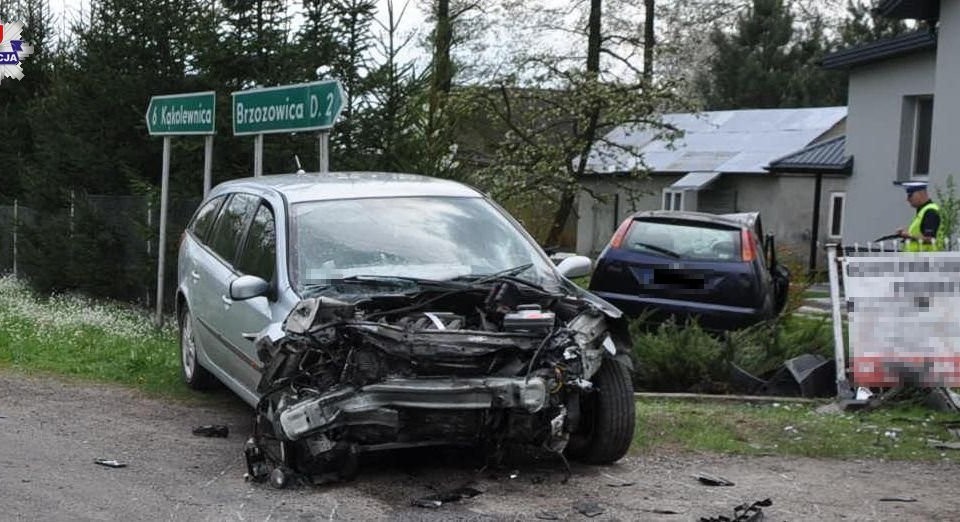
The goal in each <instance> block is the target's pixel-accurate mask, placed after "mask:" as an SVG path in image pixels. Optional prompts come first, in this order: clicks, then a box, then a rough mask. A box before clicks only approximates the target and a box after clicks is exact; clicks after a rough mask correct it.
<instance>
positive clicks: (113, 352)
mask: <svg viewBox="0 0 960 522" xmlns="http://www.w3.org/2000/svg"><path fill="white" fill-rule="evenodd" d="M0 366H5V367H10V368H14V369H17V370H21V371H26V372H31V373H56V374H59V375H66V376H71V377H76V378H80V379H87V380H94V381H99V382H107V383H116V384H122V385H126V386H131V387H134V388H137V389H140V390H143V391H146V392H149V393H152V394H155V395H161V396H174V397H179V398H186V397H189V396H190V392H189V390H187V388H186V386H184V385H183V384H182V382H181V380H180V373H179V372H180V367H179V347H178V344H177V332H176V329H175V328H174V327H173V326H172V325H167V326H166V327H165V328H163V329H161V330H157V329H155V328H154V327H153V326H152V324H151V322H150V319H149V318H148V317H147V315H146V314H145V313H143V312H141V311H139V310H136V309H133V308H131V307H127V306H123V305H120V304H105V303H103V302H99V301H92V300H90V299H87V298H83V297H77V296H69V295H62V296H53V297H49V298H38V297H37V296H35V295H34V294H33V293H32V292H30V291H29V290H28V289H27V288H26V286H25V285H23V284H22V283H20V282H18V281H16V280H14V279H13V278H11V277H3V278H0Z"/></svg>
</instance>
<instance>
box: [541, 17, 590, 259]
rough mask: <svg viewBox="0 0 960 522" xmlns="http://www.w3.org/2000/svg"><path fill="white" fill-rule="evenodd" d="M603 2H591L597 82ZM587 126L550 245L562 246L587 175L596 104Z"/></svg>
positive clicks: (556, 216) (561, 203)
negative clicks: (584, 175) (584, 174)
mask: <svg viewBox="0 0 960 522" xmlns="http://www.w3.org/2000/svg"><path fill="white" fill-rule="evenodd" d="M601 6H602V1H601V0H590V16H589V18H588V21H587V75H588V76H589V77H590V79H591V80H593V81H599V79H600V43H601V31H600V30H601V25H600V14H601ZM588 111H589V112H588V113H587V115H586V116H587V126H586V128H585V129H584V131H583V134H582V135H581V139H582V141H583V143H584V147H583V149H582V150H581V151H580V158H579V160H578V165H577V168H576V171H575V174H574V177H575V178H576V179H577V183H572V184H567V185H566V186H565V187H564V189H563V192H561V193H560V201H559V206H558V207H557V210H556V212H554V214H553V222H552V223H551V224H550V233H549V234H548V235H547V244H548V245H558V244H560V238H561V237H562V236H563V229H564V228H565V227H566V225H567V221H568V220H569V219H570V214H571V213H572V212H573V207H574V203H575V202H576V197H577V189H578V188H579V186H580V184H579V180H580V177H581V176H583V173H584V171H585V170H586V168H587V154H588V153H589V152H590V149H591V148H592V147H593V143H594V141H595V139H596V134H597V122H598V121H599V120H600V107H599V106H597V105H596V104H594V106H593V107H590V108H589V109H588Z"/></svg>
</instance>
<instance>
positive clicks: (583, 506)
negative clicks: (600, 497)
mask: <svg viewBox="0 0 960 522" xmlns="http://www.w3.org/2000/svg"><path fill="white" fill-rule="evenodd" d="M573 509H576V510H577V512H579V513H580V514H581V515H583V516H585V517H588V518H593V517H595V516H597V515H602V514H604V513H606V510H605V509H603V508H602V507H600V504H597V503H596V502H593V501H592V500H581V501H580V502H577V503H576V504H574V505H573Z"/></svg>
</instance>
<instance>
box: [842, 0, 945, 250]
mask: <svg viewBox="0 0 960 522" xmlns="http://www.w3.org/2000/svg"><path fill="white" fill-rule="evenodd" d="M953 4H956V2H954V3H953ZM949 5H951V2H944V3H942V4H941V7H942V8H946V7H947V6H949ZM957 29H958V30H960V25H958V26H957ZM944 33H947V34H949V31H941V33H940V34H941V38H943V37H944V36H946V35H945V34H944ZM954 38H960V35H954ZM942 48H943V47H941V49H942ZM957 48H958V49H960V46H958V47H957ZM942 54H945V55H946V56H945V57H944V59H945V60H947V59H949V58H950V57H951V56H953V59H954V60H956V57H955V55H952V54H950V53H942ZM936 66H937V58H936V55H935V53H932V52H927V53H919V54H914V55H909V56H904V57H900V58H894V59H891V60H887V61H883V62H878V63H873V64H869V65H864V66H862V67H856V68H854V69H852V70H851V71H850V89H849V95H848V112H847V154H848V155H850V156H853V158H854V164H853V175H852V176H850V179H849V181H848V186H847V200H846V208H845V210H844V213H845V215H844V222H843V241H844V243H853V242H863V241H871V240H873V239H876V238H877V237H880V236H883V235H886V234H891V233H893V231H895V230H896V229H897V228H900V227H905V226H906V225H907V224H908V223H909V221H910V219H911V217H912V215H913V213H914V211H913V209H911V208H910V206H909V205H908V204H907V202H906V198H905V196H904V193H903V191H902V190H898V189H896V187H894V186H893V182H894V181H896V180H897V172H898V169H900V168H901V163H900V162H901V156H902V154H901V151H902V150H906V151H908V152H909V151H910V150H911V148H910V146H909V144H908V143H904V141H905V138H904V132H903V130H904V128H905V127H907V128H908V127H909V125H910V122H911V121H912V120H910V118H911V115H910V114H909V113H908V111H907V110H906V109H905V106H904V97H905V96H918V95H925V94H934V71H935V67H936ZM951 67H953V68H955V69H957V70H958V71H960V64H952V65H951ZM954 80H956V77H955V78H954ZM938 85H939V83H938ZM953 85H954V89H956V88H957V87H958V84H957V83H956V82H955V81H954V83H953ZM943 88H944V89H947V87H946V86H944V87H943ZM953 96H954V97H956V96H957V94H954V95H953ZM943 98H948V96H946V95H944V96H943ZM957 102H960V100H957ZM933 106H934V119H933V131H934V138H933V145H932V148H933V151H934V153H938V154H939V156H935V157H936V160H935V161H937V162H939V161H945V159H944V158H945V156H946V153H945V152H944V151H942V147H945V146H946V147H952V148H953V151H952V152H953V155H954V157H956V154H958V151H957V150H956V149H958V147H957V145H956V144H951V143H947V144H946V145H943V144H940V143H938V142H939V141H942V140H938V139H937V137H938V136H940V137H941V138H943V137H950V136H956V134H955V133H954V134H943V133H942V132H938V129H941V128H942V127H944V126H946V125H947V124H946V123H939V120H942V119H944V116H943V115H944V114H950V112H949V111H950V110H953V111H957V112H958V113H960V107H953V108H952V109H949V108H948V107H949V106H950V102H948V101H947V100H946V99H943V100H941V97H940V96H935V97H934V102H933ZM944 111H947V112H944ZM958 124H960V121H958V120H956V119H954V121H952V122H951V123H950V124H949V125H950V126H952V127H953V128H954V130H956V128H955V127H956V125H958ZM938 125H939V126H938ZM948 139H952V138H948ZM938 165H940V163H935V162H934V160H933V159H932V162H931V168H932V169H933V171H934V172H938V171H939V170H940V169H942V167H938ZM932 181H934V182H936V178H935V177H934V179H933V180H932Z"/></svg>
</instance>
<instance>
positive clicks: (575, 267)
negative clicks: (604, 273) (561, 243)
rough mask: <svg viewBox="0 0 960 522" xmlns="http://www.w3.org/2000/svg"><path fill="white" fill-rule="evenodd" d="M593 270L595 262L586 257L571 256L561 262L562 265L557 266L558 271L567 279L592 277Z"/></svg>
mask: <svg viewBox="0 0 960 522" xmlns="http://www.w3.org/2000/svg"><path fill="white" fill-rule="evenodd" d="M592 269H593V261H591V260H590V258H589V257H586V256H571V257H568V258H566V259H564V260H563V261H560V264H559V265H557V270H559V271H560V274H561V275H562V276H563V277H566V278H567V279H573V278H574V277H583V276H587V275H590V270H592Z"/></svg>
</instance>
